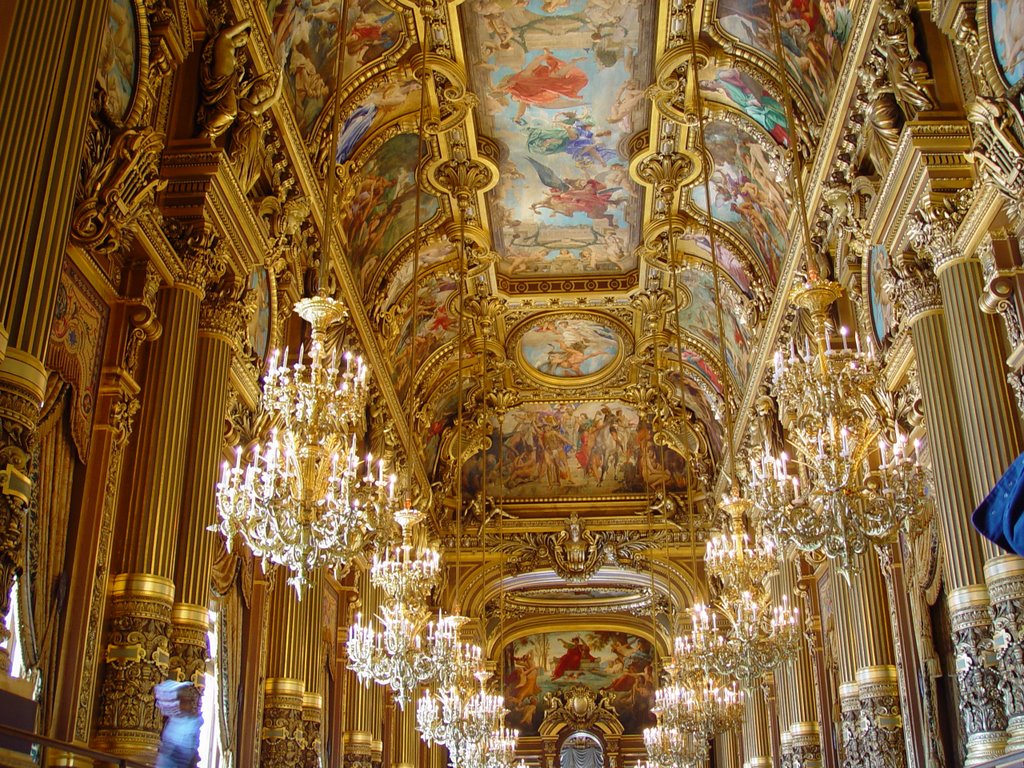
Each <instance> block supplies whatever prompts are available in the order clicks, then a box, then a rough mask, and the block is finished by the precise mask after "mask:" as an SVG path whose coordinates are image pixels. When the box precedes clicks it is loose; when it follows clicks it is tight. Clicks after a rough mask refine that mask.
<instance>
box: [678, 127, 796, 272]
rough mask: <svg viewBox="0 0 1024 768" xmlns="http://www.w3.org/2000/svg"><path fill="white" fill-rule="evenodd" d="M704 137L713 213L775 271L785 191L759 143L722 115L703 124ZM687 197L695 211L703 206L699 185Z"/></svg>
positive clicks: (781, 244)
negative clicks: (710, 168)
mask: <svg viewBox="0 0 1024 768" xmlns="http://www.w3.org/2000/svg"><path fill="white" fill-rule="evenodd" d="M704 141H705V144H706V146H707V149H708V152H709V154H710V155H711V158H712V160H713V161H714V170H713V171H712V173H711V184H710V189H711V213H712V215H713V216H714V218H716V219H718V220H719V221H721V222H723V223H725V224H728V225H729V226H730V227H732V229H733V230H734V231H735V232H736V233H737V234H738V235H740V237H741V238H742V239H743V240H745V241H746V242H747V244H748V245H749V246H750V248H751V250H752V251H753V252H754V254H755V255H756V256H757V257H758V258H759V259H760V261H761V263H762V265H763V266H764V268H765V271H766V272H767V273H768V274H770V275H773V276H774V275H777V274H778V266H777V265H778V262H779V254H780V253H782V251H783V248H784V247H785V243H786V231H785V227H786V221H787V219H788V216H787V214H788V209H787V206H786V193H785V191H784V189H783V187H782V185H781V184H780V183H779V181H778V180H777V179H776V176H775V172H774V171H773V170H772V167H771V163H770V162H769V159H768V155H767V153H766V152H765V150H764V147H762V146H761V145H760V144H759V143H758V142H757V141H756V140H754V138H753V137H751V136H750V135H749V134H747V133H746V132H745V131H743V130H741V129H740V128H738V127H736V126H735V125H733V124H732V123H727V122H725V121H723V120H714V121H712V122H710V123H708V124H707V126H706V129H705V133H704ZM691 200H692V201H693V204H694V206H696V208H697V210H698V211H706V210H707V196H706V194H705V191H704V187H703V185H698V186H697V187H694V189H693V191H692V192H691ZM772 279H773V282H774V280H775V279H776V278H775V277H773V278H772Z"/></svg>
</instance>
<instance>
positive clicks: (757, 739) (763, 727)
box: [743, 689, 772, 768]
mask: <svg viewBox="0 0 1024 768" xmlns="http://www.w3.org/2000/svg"><path fill="white" fill-rule="evenodd" d="M743 705H744V709H745V711H744V713H743V766H744V768H771V766H772V745H771V739H770V737H769V725H768V717H769V715H768V705H767V702H765V697H764V695H763V694H762V692H761V691H760V690H757V689H754V690H749V691H747V695H746V698H745V700H744V702H743Z"/></svg>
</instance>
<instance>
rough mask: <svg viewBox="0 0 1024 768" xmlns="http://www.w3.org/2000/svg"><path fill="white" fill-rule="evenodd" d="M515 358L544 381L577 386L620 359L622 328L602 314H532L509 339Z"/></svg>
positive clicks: (610, 369)
mask: <svg viewBox="0 0 1024 768" xmlns="http://www.w3.org/2000/svg"><path fill="white" fill-rule="evenodd" d="M509 341H510V346H512V348H513V349H514V350H515V355H516V359H517V360H518V361H519V364H520V365H521V366H522V368H523V370H524V371H526V373H528V374H529V375H531V376H532V377H533V378H536V379H538V380H539V381H541V382H543V383H544V384H548V385H552V384H554V385H556V386H578V385H580V384H588V383H592V382H595V381H599V380H601V379H604V378H605V377H606V376H608V375H610V374H611V373H612V372H613V371H614V370H615V368H616V367H617V366H618V363H619V362H620V361H621V360H622V358H623V356H624V353H625V348H626V341H625V338H624V329H623V328H622V327H620V325H619V324H618V323H617V322H615V321H614V320H612V319H611V318H609V317H607V316H605V315H597V314H594V313H591V312H551V313H547V314H544V315H541V316H540V317H534V318H531V319H530V320H528V321H527V322H525V323H523V324H522V325H521V326H519V328H517V329H516V330H515V331H514V332H513V333H512V334H511V337H510V339H509Z"/></svg>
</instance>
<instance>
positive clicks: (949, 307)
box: [920, 222, 1024, 505]
mask: <svg viewBox="0 0 1024 768" xmlns="http://www.w3.org/2000/svg"><path fill="white" fill-rule="evenodd" d="M951 227H952V225H951V224H948V223H944V222H943V223H940V224H933V225H930V226H928V227H926V228H925V232H926V236H925V237H922V238H921V242H920V244H921V245H922V246H923V247H924V248H925V249H926V251H927V254H928V255H929V256H930V257H931V259H932V262H933V265H934V270H935V274H936V276H937V277H938V283H939V290H940V293H941V296H942V306H943V309H944V311H945V316H946V320H947V323H946V328H947V333H948V339H949V353H950V361H951V362H952V369H951V372H952V376H953V380H954V383H955V385H956V390H955V391H956V398H955V400H956V403H957V405H958V408H959V413H960V424H961V426H962V427H963V439H964V443H965V445H966V448H967V467H968V469H969V474H970V479H971V487H972V489H973V492H974V497H973V501H974V503H975V505H977V504H979V503H980V502H981V500H982V499H984V498H985V496H986V495H987V494H988V492H989V491H990V490H991V489H992V486H993V485H995V482H996V480H998V479H999V478H1000V477H1001V476H1002V474H1003V472H1005V471H1006V468H1007V467H1008V466H1010V463H1011V462H1012V461H1013V460H1014V459H1015V458H1017V455H1018V454H1019V453H1020V452H1021V449H1022V447H1024V440H1022V438H1021V426H1020V421H1019V418H1018V414H1017V411H1016V409H1015V408H1014V406H1013V398H1012V396H1011V392H1010V390H1009V386H1008V385H1007V382H1006V367H1005V363H1004V361H1005V359H1006V351H1005V349H1004V345H1003V344H1002V334H1001V332H1000V330H999V328H998V327H997V326H996V318H994V317H993V316H992V315H989V314H986V313H984V312H982V311H981V307H980V304H979V300H980V299H981V297H982V295H983V294H984V293H985V280H984V276H983V274H982V267H981V262H980V261H979V260H978V259H977V258H973V257H968V256H965V255H964V254H962V253H961V252H960V251H959V250H958V249H957V248H955V247H954V246H953V234H952V233H951V232H950V229H951Z"/></svg>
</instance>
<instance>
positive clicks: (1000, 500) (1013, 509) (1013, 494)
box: [971, 453, 1024, 555]
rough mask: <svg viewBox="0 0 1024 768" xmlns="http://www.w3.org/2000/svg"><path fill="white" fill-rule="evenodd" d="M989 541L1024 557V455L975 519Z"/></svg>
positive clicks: (1015, 463)
mask: <svg viewBox="0 0 1024 768" xmlns="http://www.w3.org/2000/svg"><path fill="white" fill-rule="evenodd" d="M971 522H973V523H974V527H975V528H977V529H978V532H979V533H980V534H981V535H982V536H984V537H985V538H986V539H989V540H990V541H993V542H995V543H996V544H998V545H999V546H1000V547H1002V548H1003V549H1005V550H1008V551H1010V552H1013V553H1015V554H1018V555H1024V453H1022V454H1021V455H1020V456H1018V457H1017V458H1016V459H1014V462H1013V464H1011V465H1010V467H1009V469H1007V470H1006V472H1004V473H1003V476H1002V477H1001V478H999V481H998V482H997V483H996V484H995V486H994V487H993V488H992V490H991V491H989V494H988V496H986V497H985V500H984V501H983V502H981V504H980V505H979V506H978V508H977V509H976V510H974V515H973V516H972V518H971Z"/></svg>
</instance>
